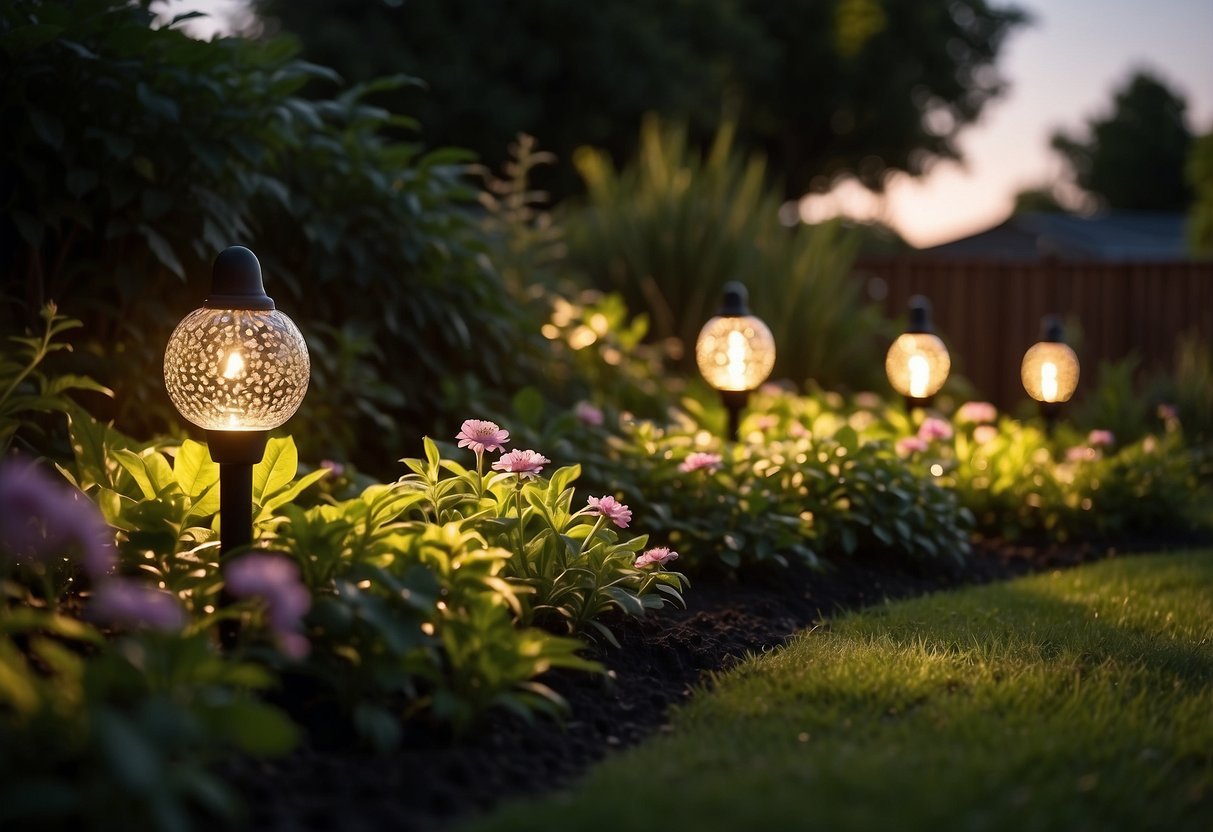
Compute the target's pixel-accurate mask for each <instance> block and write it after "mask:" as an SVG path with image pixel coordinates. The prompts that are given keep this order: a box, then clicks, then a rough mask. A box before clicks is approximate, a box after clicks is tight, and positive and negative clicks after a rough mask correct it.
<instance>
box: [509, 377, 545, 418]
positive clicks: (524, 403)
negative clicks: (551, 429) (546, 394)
mask: <svg viewBox="0 0 1213 832" xmlns="http://www.w3.org/2000/svg"><path fill="white" fill-rule="evenodd" d="M513 405H514V415H515V416H517V417H518V421H520V422H522V424H524V425H526V426H527V427H532V428H537V427H539V422H540V421H541V420H542V419H543V394H542V393H540V392H539V391H538V390H536V389H535V388H534V387H523V388H522V389H521V390H519V391H518V392H517V393H516V394H515V395H514V402H513Z"/></svg>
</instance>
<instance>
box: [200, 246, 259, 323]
mask: <svg viewBox="0 0 1213 832" xmlns="http://www.w3.org/2000/svg"><path fill="white" fill-rule="evenodd" d="M202 305H203V306H204V307H206V308H207V309H253V310H258V311H265V312H268V311H271V310H273V309H274V308H275V307H274V300H273V298H271V297H270V296H269V295H267V294H266V293H265V283H264V282H263V281H262V279H261V263H259V262H258V261H257V255H255V254H253V252H251V251H249V250H248V249H247V248H245V247H244V246H229V247H228V248H225V249H224V250H223V251H221V252H219V256H218V257H216V258H215V265H214V266H213V267H212V269H211V292H210V294H209V295H207V296H206V302H205V303H204V304H202Z"/></svg>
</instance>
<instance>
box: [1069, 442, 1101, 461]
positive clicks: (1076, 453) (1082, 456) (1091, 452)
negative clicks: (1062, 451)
mask: <svg viewBox="0 0 1213 832" xmlns="http://www.w3.org/2000/svg"><path fill="white" fill-rule="evenodd" d="M1098 457H1099V451H1097V450H1095V449H1094V448H1088V447H1086V446H1085V445H1080V446H1078V447H1077V448H1070V450H1068V451H1066V460H1067V461H1068V462H1086V461H1087V460H1089V459H1096V458H1098Z"/></svg>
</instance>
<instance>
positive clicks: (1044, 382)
mask: <svg viewBox="0 0 1213 832" xmlns="http://www.w3.org/2000/svg"><path fill="white" fill-rule="evenodd" d="M1079 370H1080V368H1079V364H1078V356H1077V355H1075V354H1074V350H1072V349H1070V348H1069V347H1068V346H1067V345H1066V343H1065V329H1064V328H1063V327H1062V325H1061V318H1059V317H1057V316H1056V315H1045V316H1044V318H1043V319H1042V320H1041V322H1040V340H1039V341H1037V342H1036V343H1035V344H1033V345H1032V346H1030V347H1028V351H1027V352H1026V353H1024V356H1023V364H1022V365H1021V366H1020V369H1019V377H1020V379H1021V380H1022V381H1023V389H1024V390H1025V391H1026V392H1027V394H1028V395H1029V396H1031V397H1032V398H1034V399H1036V401H1038V402H1040V415H1041V416H1042V417H1043V418H1044V420H1045V428H1046V430H1047V431H1048V432H1049V433H1050V434H1052V433H1053V428H1054V426H1055V425H1056V424H1057V420H1058V418H1060V417H1061V409H1062V405H1063V404H1064V403H1065V402H1068V401H1069V400H1070V397H1071V396H1073V395H1074V390H1075V389H1076V388H1077V387H1078V375H1079Z"/></svg>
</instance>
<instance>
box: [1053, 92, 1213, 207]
mask: <svg viewBox="0 0 1213 832" xmlns="http://www.w3.org/2000/svg"><path fill="white" fill-rule="evenodd" d="M1186 109H1187V104H1186V102H1185V101H1184V99H1183V98H1182V97H1181V96H1180V95H1178V94H1177V93H1175V92H1173V91H1172V90H1171V89H1170V88H1169V87H1168V86H1167V85H1166V84H1165V83H1164V82H1163V81H1162V80H1160V79H1159V78H1157V77H1155V76H1154V75H1152V74H1150V73H1149V72H1145V71H1138V72H1136V73H1134V75H1133V76H1132V77H1131V78H1130V79H1129V80H1128V82H1127V83H1126V84H1125V85H1124V86H1123V87H1121V88H1120V89H1118V90H1116V92H1115V93H1114V96H1113V102H1112V111H1111V113H1110V114H1108V115H1106V116H1101V117H1096V118H1092V119H1089V120H1088V121H1087V135H1086V137H1085V138H1076V137H1073V136H1071V135H1069V134H1067V133H1065V132H1057V133H1055V134H1054V135H1053V147H1054V148H1055V149H1056V150H1057V151H1058V152H1059V153H1061V155H1062V156H1063V157H1065V159H1066V161H1067V162H1068V163H1069V165H1070V167H1071V168H1072V170H1073V172H1074V179H1075V181H1076V182H1077V183H1078V185H1079V186H1080V187H1082V188H1083V189H1084V190H1086V191H1088V192H1089V193H1091V194H1092V195H1093V196H1094V197H1095V198H1096V199H1097V200H1098V201H1099V203H1100V206H1101V207H1103V208H1107V209H1110V210H1114V211H1182V210H1185V209H1186V208H1187V207H1188V203H1189V201H1190V199H1191V192H1190V190H1189V189H1188V186H1187V183H1186V182H1185V181H1184V162H1185V160H1186V158H1187V154H1188V147H1189V145H1190V144H1191V141H1192V134H1191V132H1190V131H1189V130H1188V126H1187V122H1186V120H1185V117H1184V112H1185V110H1186Z"/></svg>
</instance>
